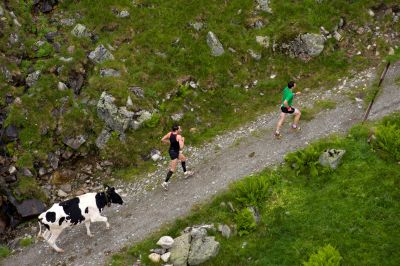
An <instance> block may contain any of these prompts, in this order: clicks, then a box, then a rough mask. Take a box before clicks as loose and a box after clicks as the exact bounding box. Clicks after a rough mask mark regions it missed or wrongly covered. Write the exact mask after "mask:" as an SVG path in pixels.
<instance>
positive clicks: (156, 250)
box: [150, 237, 173, 255]
mask: <svg viewBox="0 0 400 266" xmlns="http://www.w3.org/2000/svg"><path fill="white" fill-rule="evenodd" d="M171 238H172V237H171ZM172 241H173V239H172ZM171 246H172V245H171ZM150 252H151V253H157V254H160V255H162V254H165V253H166V252H167V249H165V248H154V249H153V248H152V249H150Z"/></svg>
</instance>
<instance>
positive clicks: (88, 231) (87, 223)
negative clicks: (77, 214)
mask: <svg viewBox="0 0 400 266" xmlns="http://www.w3.org/2000/svg"><path fill="white" fill-rule="evenodd" d="M85 225H86V233H87V235H88V236H90V237H92V236H93V234H92V233H91V232H90V220H86V221H85Z"/></svg>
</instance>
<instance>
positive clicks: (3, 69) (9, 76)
mask: <svg viewBox="0 0 400 266" xmlns="http://www.w3.org/2000/svg"><path fill="white" fill-rule="evenodd" d="M0 70H1V73H3V76H4V79H5V80H6V81H7V82H11V81H12V80H13V79H12V74H11V72H10V70H8V69H7V67H6V66H1V68H0Z"/></svg>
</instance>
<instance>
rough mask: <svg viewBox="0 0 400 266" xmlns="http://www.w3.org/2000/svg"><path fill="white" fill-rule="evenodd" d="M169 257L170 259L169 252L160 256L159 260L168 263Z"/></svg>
mask: <svg viewBox="0 0 400 266" xmlns="http://www.w3.org/2000/svg"><path fill="white" fill-rule="evenodd" d="M170 257H171V252H166V253H164V254H162V255H161V260H162V261H163V262H168V261H169V258H170Z"/></svg>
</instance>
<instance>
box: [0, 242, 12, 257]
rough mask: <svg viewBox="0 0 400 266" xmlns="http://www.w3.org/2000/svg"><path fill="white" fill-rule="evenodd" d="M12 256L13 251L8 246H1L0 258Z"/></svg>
mask: <svg viewBox="0 0 400 266" xmlns="http://www.w3.org/2000/svg"><path fill="white" fill-rule="evenodd" d="M10 254H11V250H10V249H9V248H8V247H7V246H3V245H0V258H5V257H7V256H9V255H10Z"/></svg>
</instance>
